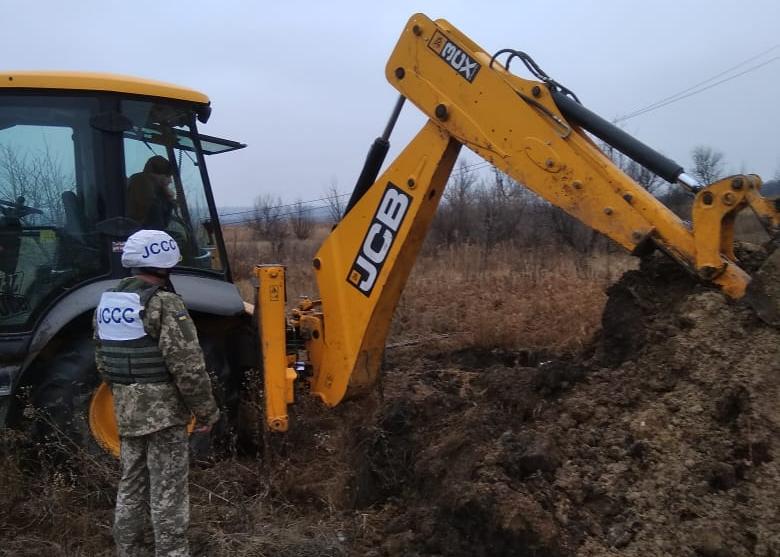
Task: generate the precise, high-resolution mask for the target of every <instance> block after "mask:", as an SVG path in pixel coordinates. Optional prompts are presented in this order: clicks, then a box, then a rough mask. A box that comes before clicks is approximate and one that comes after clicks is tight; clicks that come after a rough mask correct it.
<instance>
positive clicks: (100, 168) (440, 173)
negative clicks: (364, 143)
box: [0, 14, 780, 451]
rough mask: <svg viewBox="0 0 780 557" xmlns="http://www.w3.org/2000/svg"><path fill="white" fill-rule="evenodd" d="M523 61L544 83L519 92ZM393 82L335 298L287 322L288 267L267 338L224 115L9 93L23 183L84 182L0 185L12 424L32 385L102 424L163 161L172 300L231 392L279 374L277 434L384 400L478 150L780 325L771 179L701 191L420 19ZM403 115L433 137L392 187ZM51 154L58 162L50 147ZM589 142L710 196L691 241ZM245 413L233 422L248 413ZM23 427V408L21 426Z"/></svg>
mask: <svg viewBox="0 0 780 557" xmlns="http://www.w3.org/2000/svg"><path fill="white" fill-rule="evenodd" d="M515 61H519V62H521V63H522V64H524V66H525V67H526V68H527V69H528V70H529V71H530V72H531V74H533V76H534V77H535V79H534V80H528V79H524V78H521V77H519V76H517V75H515V74H514V73H512V71H511V69H512V66H511V65H512V62H515ZM386 76H387V79H388V80H389V81H390V83H391V84H392V85H393V86H394V87H396V88H397V89H398V90H399V91H400V93H401V97H400V98H399V100H398V102H397V104H396V106H395V108H394V110H393V112H392V116H391V118H390V121H389V123H388V125H387V127H386V129H385V131H384V134H383V135H382V136H381V137H380V138H378V139H377V140H376V141H375V142H374V144H373V146H372V148H371V150H370V152H369V155H368V158H367V159H366V162H365V165H364V167H363V171H362V173H361V175H360V177H359V179H358V182H357V185H356V187H355V189H354V192H353V194H352V197H351V198H350V200H349V203H348V205H347V210H346V214H345V215H344V217H343V218H342V220H341V221H340V222H339V223H338V225H337V226H336V227H335V228H334V229H333V231H332V232H331V233H330V235H329V236H328V237H327V238H326V240H325V242H324V243H323V245H322V246H321V248H320V250H319V251H318V253H317V255H316V256H315V258H314V260H313V267H314V272H315V274H316V277H317V284H318V288H319V297H318V298H317V299H311V300H310V299H304V300H303V301H301V302H300V303H299V304H298V305H297V307H295V308H293V309H292V311H291V312H290V313H289V314H288V312H287V308H286V296H285V289H284V288H285V278H284V277H285V269H284V267H282V266H279V265H261V266H258V267H257V268H256V275H257V279H258V289H257V299H256V304H255V306H254V316H253V319H252V320H251V322H252V324H253V326H252V327H249V326H248V325H249V322H250V319H249V318H248V316H247V315H246V314H245V313H244V307H243V304H242V301H241V299H240V298H239V296H238V293H237V291H236V289H235V287H234V286H233V285H232V284H231V283H230V272H229V269H228V267H227V259H226V257H225V250H224V243H223V241H222V237H221V233H220V227H219V226H218V219H217V214H216V210H215V207H214V202H213V198H212V196H211V191H210V187H209V182H208V177H207V175H206V166H205V157H204V155H205V154H211V153H215V152H220V151H225V150H230V149H235V148H240V147H242V146H243V145H241V144H238V143H234V142H229V141H225V140H219V139H216V138H211V137H207V136H203V135H201V134H200V133H199V132H198V130H197V128H196V120H199V121H201V122H205V121H206V119H207V118H208V113H209V101H208V99H207V98H206V97H205V96H203V95H201V94H199V93H196V92H193V91H189V90H185V89H180V88H176V87H172V86H167V85H163V84H159V83H152V82H145V81H140V80H130V79H124V78H117V77H111V76H93V75H83V74H79V75H75V74H68V75H66V74H4V75H1V76H0V79H1V80H2V81H1V82H0V146H2V150H0V156H3V157H5V158H6V159H7V160H8V161H12V162H13V161H15V162H16V164H18V165H20V168H21V169H26V167H25V165H26V164H30V163H31V162H32V161H33V160H34V157H35V156H49V157H51V156H52V155H53V154H57V155H58V158H59V159H65V160H67V161H68V163H67V164H68V165H69V166H68V167H67V168H65V169H64V170H63V169H62V168H61V167H60V169H59V171H58V172H57V173H55V174H54V175H52V176H51V179H49V180H43V181H37V182H35V183H32V182H30V186H29V187H27V186H25V185H18V184H17V182H14V181H13V180H12V179H11V178H10V177H9V176H10V175H9V176H4V175H0V188H4V189H0V195H3V196H5V197H6V198H7V199H3V200H0V205H2V206H3V207H2V208H3V211H4V213H6V210H7V211H8V212H7V213H6V215H7V216H6V218H7V219H9V220H8V222H7V224H5V226H4V228H3V230H2V235H1V236H0V246H1V247H2V251H0V265H2V267H0V271H2V272H3V282H2V284H3V285H4V289H3V292H2V295H3V307H4V308H7V311H5V312H4V313H3V314H0V327H2V330H3V332H4V334H3V336H2V337H0V341H2V345H0V346H3V347H4V348H3V362H4V363H3V367H1V368H0V389H1V391H0V394H3V395H6V398H5V399H2V400H4V404H3V406H2V407H1V408H8V407H9V402H10V401H11V398H9V397H8V395H11V394H14V393H16V392H17V391H18V389H19V386H20V385H26V386H28V387H29V389H30V390H31V391H32V393H33V400H34V401H37V402H38V404H39V405H40V406H42V407H43V408H44V409H46V410H49V411H50V412H51V413H52V414H54V415H55V416H60V417H62V416H67V417H69V418H71V419H73V418H76V419H78V413H79V412H81V411H85V406H84V402H85V401H86V400H88V399H89V397H90V396H91V395H92V393H93V391H94V388H95V387H96V386H97V378H96V375H95V372H94V365H93V363H92V360H91V347H90V344H89V342H88V339H89V332H88V330H87V329H88V322H89V316H90V314H91V312H92V311H93V309H94V307H95V305H96V302H97V298H98V296H99V293H100V292H101V291H102V290H104V289H105V288H107V287H108V286H111V285H113V284H114V283H115V282H116V281H117V279H118V278H119V277H120V276H121V274H122V271H121V269H120V267H119V265H117V251H118V249H119V247H120V246H121V241H122V240H123V239H124V238H126V237H127V235H128V234H129V233H131V232H133V231H134V230H136V229H138V228H139V227H140V224H139V223H137V222H134V221H132V220H130V219H128V218H127V217H125V214H126V213H125V206H124V189H125V187H126V184H127V179H128V178H129V177H130V175H131V173H132V172H134V171H135V170H136V169H137V168H138V167H139V165H141V164H142V161H143V160H144V158H145V157H147V156H148V155H151V152H154V153H156V154H163V155H165V156H166V157H167V158H168V159H169V160H171V161H175V167H176V170H177V172H176V193H177V195H176V197H177V203H178V211H177V214H178V216H179V219H178V224H177V227H176V230H175V232H177V233H178V234H179V237H180V238H182V239H183V240H184V241H185V242H186V245H188V246H190V255H189V257H188V258H185V260H184V261H183V262H182V264H181V265H180V266H179V268H177V272H176V274H175V276H174V285H175V287H176V289H177V290H178V291H180V293H181V294H182V295H183V296H184V299H185V302H186V303H187V304H188V306H189V307H190V308H191V310H193V313H194V315H195V320H196V323H197V325H198V328H199V331H200V334H201V341H202V343H203V344H204V347H205V348H206V354H207V359H208V360H209V364H210V365H211V367H212V370H214V371H215V372H216V373H217V376H218V378H219V382H220V385H219V390H220V392H222V393H233V392H236V386H237V385H238V384H239V383H240V381H241V378H242V376H243V375H242V374H243V371H244V370H245V369H247V368H248V367H251V366H255V367H259V368H262V370H263V372H264V386H263V391H264V399H265V406H266V424H267V427H268V429H270V430H272V431H285V430H286V429H287V428H288V425H289V418H288V411H287V405H288V404H289V403H291V402H292V401H293V398H294V390H295V383H296V380H298V379H301V378H303V377H305V378H306V379H307V381H308V384H309V388H310V391H311V393H313V394H314V395H316V396H318V397H319V398H320V399H322V401H323V402H324V403H325V404H326V405H328V406H334V405H337V404H338V403H339V402H340V401H341V400H343V399H344V397H346V396H351V395H355V394H359V393H361V392H364V391H366V390H368V389H371V388H372V387H373V386H374V384H375V383H376V381H377V378H378V374H379V371H380V363H381V357H382V353H383V350H384V345H385V339H386V336H387V333H388V329H389V325H390V321H391V319H392V315H393V312H394V309H395V307H396V303H397V302H398V299H399V297H400V295H401V292H402V290H403V288H404V285H405V282H406V279H407V277H408V275H409V272H410V270H411V268H412V265H413V263H414V261H415V258H416V257H417V254H418V252H419V249H420V247H421V244H422V242H423V240H424V238H425V236H426V233H427V230H428V227H429V225H430V223H431V220H432V219H433V216H434V213H435V211H436V208H437V206H438V203H439V200H440V199H441V197H442V193H443V191H444V188H445V186H446V184H447V181H448V178H449V176H450V173H451V171H452V168H453V165H454V163H455V160H456V158H457V156H458V152H459V150H460V148H461V146H463V145H465V146H467V147H468V148H469V149H471V150H472V151H474V152H475V153H477V154H478V155H480V156H481V157H483V158H484V159H485V160H487V161H489V162H490V163H491V164H493V165H494V166H495V167H497V168H498V169H500V170H501V171H502V172H504V173H506V174H507V175H509V176H511V177H512V178H513V179H514V180H516V181H517V183H519V184H522V185H523V186H525V187H527V188H529V189H531V190H533V191H534V192H536V193H537V194H539V195H540V196H541V197H543V198H545V199H546V200H548V201H549V202H550V203H552V204H553V205H555V206H557V207H560V208H562V209H563V210H565V211H566V212H567V213H569V214H570V215H572V216H573V217H575V218H577V219H579V220H580V221H582V222H583V223H585V224H586V225H588V226H590V227H592V228H593V229H595V230H598V231H599V232H601V233H602V234H604V235H606V236H608V237H610V238H611V239H612V240H614V241H615V242H617V243H618V244H620V245H622V246H623V247H625V248H626V249H627V250H628V251H630V252H631V253H634V254H637V255H639V254H643V253H647V252H648V251H652V250H653V249H655V248H657V249H660V250H662V251H664V252H665V253H667V254H668V255H669V256H670V257H672V258H673V259H674V260H676V261H677V262H678V263H679V264H680V265H682V266H683V267H684V268H686V269H687V270H688V271H689V272H690V273H691V274H693V275H695V276H697V277H699V278H700V279H701V280H702V281H703V282H706V283H710V284H712V285H713V286H714V287H717V288H719V289H721V290H722V291H723V293H724V294H725V295H726V296H728V297H730V298H732V299H741V298H744V299H748V300H749V301H750V302H751V304H752V305H753V306H754V307H755V308H756V311H757V312H758V314H759V316H760V317H761V318H763V319H764V320H766V321H768V322H770V323H774V324H777V323H778V314H777V309H778V308H777V305H776V304H775V303H774V301H773V298H772V297H768V296H767V292H770V293H771V291H772V289H773V288H774V284H775V282H774V281H773V280H772V276H771V273H769V272H768V271H765V272H762V273H760V279H759V280H756V281H752V282H751V277H750V276H748V274H747V273H746V272H745V271H744V270H743V269H742V268H741V267H740V266H739V261H738V260H737V258H736V256H735V254H734V246H733V242H734V222H735V218H736V215H737V214H738V213H739V212H740V211H741V210H742V209H745V208H747V207H750V208H751V209H752V210H753V211H754V212H755V213H756V215H757V216H758V218H759V220H760V221H761V222H762V223H763V225H764V226H765V228H766V230H767V231H768V233H769V235H770V236H771V237H772V238H777V237H778V233H780V206H779V205H778V203H777V202H776V201H773V200H769V199H766V198H764V197H762V196H761V193H760V188H761V180H760V178H759V177H758V176H755V175H738V176H732V177H730V178H727V179H724V180H720V181H718V182H715V183H713V184H709V185H703V184H698V183H697V182H696V180H694V179H693V178H691V177H690V176H688V175H687V174H686V173H685V172H684V171H683V169H682V167H681V166H680V165H678V164H676V163H675V162H673V161H671V160H669V159H667V158H666V157H664V156H662V155H660V154H659V153H657V152H655V151H653V150H652V149H650V148H649V147H647V146H645V145H644V144H642V143H640V142H639V141H637V140H636V139H634V138H633V137H631V136H629V135H628V134H626V133H624V132H623V131H622V130H620V129H618V128H616V127H615V126H613V125H612V124H610V123H608V122H606V121H605V120H603V119H602V118H600V117H599V116H597V115H596V114H594V113H592V112H591V111H589V110H588V109H586V108H585V107H584V106H583V105H582V104H581V103H580V102H579V100H578V99H577V97H576V95H575V94H574V93H573V92H572V91H571V90H569V89H567V88H566V87H564V86H563V85H561V84H560V83H558V82H557V81H555V80H553V79H552V78H550V77H549V76H548V75H547V74H546V73H544V71H543V70H542V69H541V68H540V67H539V66H538V65H537V64H536V63H535V62H534V61H533V60H532V59H531V58H530V57H529V56H528V55H527V54H525V53H523V52H521V51H516V50H511V49H506V50H501V51H499V52H498V53H496V54H494V55H490V54H488V53H486V52H485V51H484V50H482V49H481V48H480V47H479V46H478V45H477V44H475V43H474V42H473V41H471V40H470V39H469V38H468V37H466V36H465V35H463V34H462V33H460V32H459V31H458V30H457V29H455V28H454V27H453V26H452V25H450V24H449V23H448V22H447V21H444V20H436V21H432V20H430V19H429V18H427V17H426V16H424V15H422V14H416V15H414V16H412V18H411V19H410V20H409V22H408V23H407V25H406V27H405V28H404V30H403V32H402V34H401V37H400V39H399V41H398V43H397V45H396V47H395V49H394V51H393V53H392V55H391V56H390V59H389V62H388V64H387V67H386ZM405 99H409V100H410V101H411V102H412V103H414V104H415V105H416V106H417V107H418V108H419V109H420V110H422V111H423V113H425V114H426V115H427V117H428V121H427V122H426V124H425V125H424V126H423V128H422V129H421V130H420V132H419V133H418V134H417V136H416V137H415V138H414V139H413V140H412V141H411V142H410V143H409V145H407V146H406V148H405V149H404V150H403V151H402V152H401V154H400V155H399V156H398V157H397V158H396V159H395V160H394V161H393V162H391V163H390V164H389V165H388V166H387V168H386V170H385V171H384V172H383V173H382V174H381V176H379V177H378V178H377V176H378V175H379V170H380V168H381V166H382V165H383V162H384V157H385V155H386V153H387V150H388V145H389V143H388V140H389V136H390V134H391V132H392V129H393V127H394V125H395V121H396V119H397V117H398V114H399V112H400V110H401V109H402V106H403V104H404V102H405ZM41 130H43V132H42V131H41ZM42 135H43V136H44V137H47V138H48V139H47V141H46V149H48V151H46V150H43V151H41V150H40V145H39V144H37V143H35V141H36V139H35V138H36V137H38V138H40V137H41V136H42ZM591 135H592V136H595V137H597V138H599V139H600V140H602V141H604V142H605V143H607V144H609V145H611V146H612V147H614V148H615V149H617V150H619V151H621V152H622V153H624V154H625V155H626V156H628V157H630V158H632V159H633V160H635V161H637V162H638V163H640V164H642V165H643V166H644V167H646V168H648V169H649V170H651V171H653V172H654V173H656V174H658V175H659V176H661V177H662V178H664V179H666V180H667V181H668V182H670V183H672V184H679V185H680V187H684V188H685V189H687V190H688V191H689V192H690V193H691V195H692V196H695V198H694V203H693V214H692V222H691V223H687V222H683V221H682V220H681V219H680V218H678V217H677V216H676V215H675V214H674V213H673V212H672V211H671V210H669V209H667V208H666V207H665V206H664V205H663V204H662V203H660V202H659V201H658V200H657V199H656V198H654V197H653V196H652V195H651V194H649V193H648V192H647V191H646V190H644V189H643V188H642V187H641V186H639V185H638V184H636V183H635V182H633V181H632V180H631V179H630V178H628V177H627V176H626V175H625V174H624V173H623V172H621V171H620V169H619V168H618V167H617V166H615V164H613V162H612V161H611V160H610V159H609V158H608V157H607V156H605V154H604V153H603V152H602V151H601V150H600V149H599V148H598V146H597V145H596V144H595V141H594V140H593V139H592V138H591ZM19 146H22V147H23V148H22V149H20V147H19ZM36 149H37V150H36ZM54 150H56V153H52V151H54ZM25 157H27V158H25ZM25 161H27V162H25ZM14 188H16V189H14ZM20 197H24V198H25V199H20ZM5 222H6V221H5V220H4V223H5ZM204 225H205V226H204ZM778 256H780V252H775V254H774V255H772V256H771V257H770V260H769V264H770V267H771V266H774V268H776V267H777V265H778V262H777V261H776V260H777V258H778ZM746 294H747V296H746ZM250 330H253V331H255V333H254V337H252V336H251V335H247V331H250ZM257 387H258V388H259V386H257ZM63 395H67V396H63ZM234 398H235V397H230V396H229V397H227V400H225V401H224V402H223V403H224V404H225V405H226V406H228V407H230V405H231V404H233V403H234V402H235V400H234ZM62 401H65V403H64V406H63V405H62V404H60V406H57V403H60V402H62ZM18 415H19V411H18V409H17V410H16V413H14V412H12V413H11V416H18ZM232 415H234V414H232ZM112 418H113V416H112V412H111V405H110V393H109V391H108V389H106V388H105V387H104V388H102V389H101V390H99V391H98V395H96V396H94V397H92V403H91V410H90V423H91V426H92V432H93V434H94V435H95V436H96V437H97V438H98V440H99V441H100V443H101V444H102V445H103V446H104V447H107V448H109V449H110V450H112V451H116V450H117V447H118V439H117V438H116V432H115V430H112Z"/></svg>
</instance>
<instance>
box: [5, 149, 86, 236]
mask: <svg viewBox="0 0 780 557" xmlns="http://www.w3.org/2000/svg"><path fill="white" fill-rule="evenodd" d="M73 182H74V179H73V176H72V175H67V174H66V172H65V171H64V170H63V169H62V164H61V163H60V161H59V160H58V159H57V157H56V154H55V153H52V151H51V150H50V149H49V147H48V145H46V146H45V148H44V149H43V150H42V151H40V152H36V153H34V154H27V155H20V154H19V151H18V150H17V149H15V148H14V147H13V146H11V145H0V198H2V199H5V200H6V201H16V200H17V199H18V198H19V197H23V198H24V203H25V204H26V205H30V206H32V207H35V208H37V209H41V210H42V211H43V215H31V216H29V217H27V219H28V221H29V222H30V223H31V224H44V223H45V224H53V225H55V226H59V225H62V224H63V223H64V222H65V210H64V208H63V204H62V194H63V192H64V191H66V190H67V189H69V188H70V187H72V184H73Z"/></svg>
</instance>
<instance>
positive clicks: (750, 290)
mask: <svg viewBox="0 0 780 557" xmlns="http://www.w3.org/2000/svg"><path fill="white" fill-rule="evenodd" d="M743 300H744V301H745V302H746V303H747V304H748V305H749V306H750V307H751V308H753V311H755V312H756V315H758V317H759V318H760V319H761V320H762V321H764V322H765V323H767V324H769V325H773V326H775V327H780V249H775V250H774V251H773V252H772V254H771V255H770V256H769V257H767V258H766V260H765V261H764V263H763V264H762V265H761V268H760V269H759V270H758V271H757V272H756V273H755V274H754V275H753V280H751V281H750V284H748V287H747V291H746V292H745V297H744V298H743Z"/></svg>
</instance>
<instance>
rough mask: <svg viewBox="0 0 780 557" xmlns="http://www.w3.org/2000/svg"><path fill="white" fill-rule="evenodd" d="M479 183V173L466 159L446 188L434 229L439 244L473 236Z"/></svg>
mask: <svg viewBox="0 0 780 557" xmlns="http://www.w3.org/2000/svg"><path fill="white" fill-rule="evenodd" d="M476 184H477V175H476V173H475V172H474V171H473V169H471V168H469V165H468V163H466V161H465V160H461V161H460V163H459V164H458V169H457V170H456V171H455V172H453V173H452V176H451V177H450V182H449V184H448V186H447V189H445V190H444V198H443V199H442V203H441V207H439V211H438V213H437V214H436V219H435V220H434V222H433V228H432V232H433V235H434V237H435V239H436V240H437V241H438V242H439V243H440V244H444V245H451V244H453V243H460V242H469V241H471V240H473V239H474V238H473V236H474V224H475V223H474V220H475V218H476V215H475V209H474V208H475V199H476V197H475V191H474V190H475V186H476Z"/></svg>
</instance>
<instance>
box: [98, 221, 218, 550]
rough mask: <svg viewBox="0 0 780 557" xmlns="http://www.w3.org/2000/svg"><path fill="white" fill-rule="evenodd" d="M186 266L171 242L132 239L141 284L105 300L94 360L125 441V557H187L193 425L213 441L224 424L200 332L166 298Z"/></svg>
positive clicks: (118, 533)
mask: <svg viewBox="0 0 780 557" xmlns="http://www.w3.org/2000/svg"><path fill="white" fill-rule="evenodd" d="M179 259H180V255H179V251H178V246H177V245H176V242H175V241H174V240H173V239H172V238H171V237H170V236H169V235H168V234H166V233H165V232H161V231H157V230H141V231H139V232H137V233H135V234H133V235H132V236H130V237H129V238H128V240H127V242H126V243H125V247H124V249H123V253H122V264H123V266H125V267H130V268H132V272H133V276H132V277H129V278H126V279H123V280H122V281H120V283H119V284H118V286H117V287H116V288H114V289H112V290H110V291H108V292H105V293H104V294H103V295H102V297H101V300H100V304H99V305H98V308H97V310H96V312H95V324H96V326H95V338H96V344H97V347H96V351H95V359H96V362H97V367H98V371H99V372H100V374H101V375H102V377H103V379H104V380H105V381H106V382H107V383H108V384H109V385H110V386H111V390H112V393H113V397H114V411H115V414H116V419H117V426H118V429H119V435H120V438H121V441H122V447H121V454H120V461H121V466H122V478H121V479H120V481H119V487H118V491H117V498H116V512H115V517H114V539H115V541H116V545H117V550H118V554H119V555H120V557H140V556H146V555H156V556H157V557H161V556H168V557H184V556H188V555H189V549H188V544H187V527H188V524H189V487H188V479H187V476H188V472H189V445H188V436H187V429H186V427H187V424H188V423H189V422H190V420H191V418H192V416H194V417H195V421H196V424H195V430H196V431H201V432H208V431H209V430H210V429H211V426H212V424H214V423H215V422H216V421H217V420H218V418H219V410H218V408H217V405H216V402H215V400H214V396H213V393H212V389H211V381H210V379H209V376H208V373H207V372H206V367H205V363H204V358H203V352H202V350H201V348H200V345H199V344H198V336H197V331H196V329H195V325H194V324H193V322H192V319H191V318H190V316H189V314H188V312H187V309H186V308H185V306H184V302H183V301H182V299H181V298H180V297H179V296H178V295H177V294H175V293H173V292H171V291H169V290H168V289H166V285H169V284H170V282H169V280H168V269H170V268H171V267H173V266H174V265H176V263H177V262H178V261H179ZM150 514H151V521H150ZM150 525H151V526H152V528H150ZM152 531H153V537H154V545H155V549H154V551H152V549H151V544H150V543H149V542H148V541H147V540H149V539H150V538H151V537H152V536H151V535H149V534H150V532H152Z"/></svg>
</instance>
